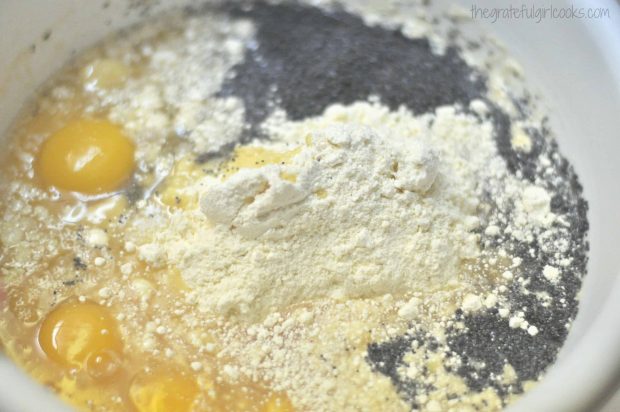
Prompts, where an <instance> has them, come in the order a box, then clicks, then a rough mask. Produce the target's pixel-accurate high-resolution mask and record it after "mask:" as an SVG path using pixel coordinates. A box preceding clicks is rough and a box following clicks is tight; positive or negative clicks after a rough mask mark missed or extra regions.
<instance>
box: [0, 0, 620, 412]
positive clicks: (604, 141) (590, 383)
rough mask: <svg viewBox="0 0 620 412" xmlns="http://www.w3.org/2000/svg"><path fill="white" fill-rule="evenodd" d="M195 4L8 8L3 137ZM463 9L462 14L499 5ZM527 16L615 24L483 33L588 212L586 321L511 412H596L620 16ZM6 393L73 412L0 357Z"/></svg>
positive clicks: (601, 394) (608, 373) (614, 218)
mask: <svg viewBox="0 0 620 412" xmlns="http://www.w3.org/2000/svg"><path fill="white" fill-rule="evenodd" d="M190 3H195V2H192V1H191V0H168V1H164V0H160V1H157V0H142V1H140V0H109V1H107V0H89V1H83V0H53V1H52V0H47V1H43V0H1V1H0V107H1V108H2V110H0V135H1V132H2V131H3V130H5V129H6V128H7V126H8V125H9V124H10V122H11V120H12V119H13V117H14V116H15V115H16V113H17V112H18V110H19V109H20V107H21V106H22V104H23V103H24V101H25V99H27V98H28V96H29V95H31V94H32V93H33V91H34V90H35V89H36V87H37V86H38V85H40V84H41V83H42V82H43V81H44V80H45V79H46V78H47V77H48V76H49V75H51V74H52V73H53V72H54V71H56V70H57V69H59V68H60V67H61V66H62V65H63V64H64V63H65V62H66V61H67V59H69V58H70V57H71V56H72V55H73V54H74V53H76V52H77V51H79V50H81V49H83V48H85V47H87V46H89V45H91V44H93V43H94V42H96V41H97V40H99V39H101V38H102V37H103V36H104V35H106V34H107V33H109V32H111V31H114V30H117V29H119V28H121V27H126V26H127V25H129V24H131V23H134V22H136V21H139V20H141V19H144V18H146V17H147V16H148V15H149V14H151V13H154V12H157V11H161V10H163V9H165V8H168V7H173V6H178V5H184V4H190ZM456 3H460V4H461V5H462V6H464V7H465V8H466V9H469V8H470V7H471V6H472V4H475V5H476V6H477V7H494V6H495V7H497V6H498V4H499V3H498V2H496V1H495V2H494V1H493V0H473V2H472V1H466V0H465V1H456ZM502 4H503V5H504V6H508V2H506V3H505V4H504V3H502ZM524 4H526V5H527V6H531V5H533V4H537V5H538V6H548V5H550V4H553V5H555V6H556V7H570V6H571V4H572V5H573V6H574V7H604V8H608V9H609V10H610V17H609V18H603V19H596V20H595V19H591V20H588V19H582V20H579V19H572V20H544V21H542V22H540V23H536V22H535V21H534V20H530V21H524V20H502V21H500V22H496V23H492V22H491V21H490V20H485V21H480V23H481V24H483V25H486V26H487V27H486V29H487V30H488V31H490V32H491V33H493V34H495V35H496V36H497V37H499V38H500V39H501V40H502V41H503V42H504V43H505V44H506V45H507V47H508V49H509V51H510V53H511V54H512V55H513V56H515V57H516V58H517V60H519V61H520V62H521V63H522V65H523V67H524V68H525V72H526V76H527V78H528V79H529V80H530V84H531V85H532V86H533V88H534V90H537V91H539V92H540V93H541V94H542V95H543V96H544V97H545V99H544V100H545V102H546V105H547V106H548V111H549V113H550V118H551V126H552V129H553V130H554V131H555V132H556V134H557V136H558V140H559V143H560V148H561V150H562V152H563V153H564V154H565V155H566V156H567V157H568V158H569V159H570V160H571V161H572V163H573V164H574V165H575V168H576V170H577V172H578V173H579V176H580V178H581V182H582V183H583V186H584V188H585V197H586V199H587V200H588V201H589V203H590V212H589V219H590V224H591V231H590V242H591V253H590V263H589V274H588V276H587V278H586V280H585V283H584V286H583V291H582V301H581V307H580V311H579V315H578V317H577V320H576V321H575V323H574V326H573V329H572V331H571V333H570V335H569V338H568V340H567V342H566V344H565V346H564V348H563V349H562V351H561V353H560V356H559V359H558V361H557V363H556V364H555V365H554V366H553V367H552V368H551V370H550V371H549V373H548V375H547V376H546V378H545V379H544V380H543V381H542V382H541V383H540V384H539V385H538V386H537V387H536V388H535V389H534V390H532V391H531V392H529V393H528V394H527V395H525V396H524V397H523V398H522V399H521V400H520V401H518V402H517V403H516V404H515V405H514V406H513V407H512V408H511V410H512V411H529V412H531V411H534V412H537V411H541V412H543V411H544V412H548V411H550V412H555V411H562V412H564V411H595V410H599V409H600V408H601V406H602V405H603V404H604V403H605V402H606V401H607V399H608V397H609V396H611V395H612V394H613V393H614V392H615V390H616V385H617V383H618V382H620V322H619V321H620V282H618V280H617V278H618V274H619V273H620V249H619V247H620V246H619V245H620V182H619V180H620V160H619V159H620V6H619V3H618V2H616V1H614V0H600V1H589V2H588V1H586V0H580V1H574V2H572V3H571V2H570V1H568V0H557V1H552V2H545V4H542V3H540V2H536V1H534V0H526V1H525V2H524ZM514 6H517V7H520V6H521V4H520V3H519V4H516V3H515V4H514ZM48 34H49V36H48ZM0 382H1V383H0V411H6V412H13V411H15V412H30V411H46V412H53V411H66V410H67V408H66V407H65V406H64V405H61V404H60V402H58V401H57V400H56V399H55V397H54V396H53V395H51V394H50V393H49V392H48V391H46V390H44V389H43V388H41V387H40V386H38V385H37V384H35V383H33V382H31V381H30V380H29V379H28V378H27V377H25V376H24V374H23V373H22V372H21V371H19V370H18V369H17V368H16V367H15V366H13V365H12V364H11V362H10V361H8V360H7V359H6V358H4V357H2V356H0ZM607 410H609V411H612V410H620V405H616V406H615V407H614V406H611V407H610V406H607Z"/></svg>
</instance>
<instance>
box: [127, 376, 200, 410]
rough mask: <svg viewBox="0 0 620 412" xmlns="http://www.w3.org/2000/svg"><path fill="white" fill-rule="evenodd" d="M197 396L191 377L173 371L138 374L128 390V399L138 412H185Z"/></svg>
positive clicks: (196, 387)
mask: <svg viewBox="0 0 620 412" xmlns="http://www.w3.org/2000/svg"><path fill="white" fill-rule="evenodd" d="M197 395H198V384H197V383H196V381H195V379H194V378H192V377H191V376H188V375H185V374H182V373H181V372H178V371H175V370H165V371H163V370H158V371H153V372H150V373H141V374H138V375H137V376H136V377H135V378H134V380H133V381H132V383H131V387H130V388H129V397H130V398H131V402H132V403H133V405H134V407H135V408H136V409H137V411H138V412H169V411H175V412H186V411H189V410H191V408H192V404H193V403H194V400H195V398H196V396H197Z"/></svg>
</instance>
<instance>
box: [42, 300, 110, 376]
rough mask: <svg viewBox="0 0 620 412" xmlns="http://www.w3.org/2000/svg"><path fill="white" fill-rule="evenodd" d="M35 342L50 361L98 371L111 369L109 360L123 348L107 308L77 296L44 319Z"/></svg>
mask: <svg viewBox="0 0 620 412" xmlns="http://www.w3.org/2000/svg"><path fill="white" fill-rule="evenodd" d="M38 342H39V346H40V347H41V349H42V350H43V352H44V353H45V354H46V355H47V357H48V358H50V359H52V360H53V361H56V362H58V363H60V364H61V365H64V366H67V367H80V368H81V367H88V368H91V369H94V370H95V371H96V372H98V373H102V372H101V371H104V370H110V369H113V365H111V364H110V362H116V360H117V358H118V356H119V355H120V353H121V351H122V341H121V338H120V334H119V332H118V328H117V325H116V321H115V319H114V318H113V317H112V315H111V314H110V313H109V312H108V310H107V309H106V308H105V307H103V306H100V305H98V304H96V303H94V302H90V301H86V302H83V303H82V302H79V301H78V300H76V299H71V300H68V301H65V302H63V303H61V304H60V305H58V306H57V307H56V308H55V309H54V310H52V311H51V312H50V313H49V314H48V315H47V316H46V317H45V319H43V322H42V323H41V326H40V328H39V333H38Z"/></svg>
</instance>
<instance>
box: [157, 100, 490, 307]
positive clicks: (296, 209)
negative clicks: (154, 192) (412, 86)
mask: <svg viewBox="0 0 620 412" xmlns="http://www.w3.org/2000/svg"><path fill="white" fill-rule="evenodd" d="M267 130H268V132H269V134H270V135H271V136H272V138H273V139H274V142H271V143H270V142H262V143H260V144H259V143H258V142H256V143H254V144H255V145H257V146H262V147H267V148H270V149H271V150H282V148H283V147H286V145H288V148H289V149H290V147H291V144H293V145H295V146H298V147H301V150H300V152H299V153H298V154H297V155H296V156H295V157H294V158H293V159H292V160H291V161H290V162H289V163H288V164H272V165H267V166H264V167H261V168H258V169H242V170H240V171H239V172H237V173H236V174H234V175H232V176H231V177H229V178H228V179H225V180H222V179H220V178H213V177H209V178H207V179H206V180H205V181H202V182H200V183H199V184H200V185H201V187H205V188H206V189H203V195H202V199H201V210H202V211H203V213H204V215H205V216H206V221H204V219H203V221H202V222H196V215H195V214H194V215H192V216H193V217H191V219H189V220H188V219H187V218H184V217H183V216H184V215H177V216H175V217H173V219H174V220H176V221H177V223H176V224H175V226H174V228H172V229H170V231H174V232H176V236H174V233H172V234H171V233H164V234H162V236H161V240H162V242H165V244H163V245H161V246H162V250H165V251H166V253H167V258H168V260H169V262H170V263H174V264H175V266H177V267H179V269H180V270H181V273H182V276H183V278H184V279H185V281H186V282H187V283H188V284H189V285H190V286H191V287H192V289H193V290H194V291H195V292H194V294H195V298H196V300H197V302H198V304H199V306H200V308H201V310H203V311H207V312H212V313H214V314H216V315H234V316H237V317H240V318H247V319H257V318H263V317H264V316H266V315H267V314H269V313H271V312H273V311H274V310H282V309H285V308H286V307H289V306H291V305H294V304H298V303H302V302H307V301H309V300H315V299H325V298H331V299H347V298H358V297H373V296H380V295H383V294H393V295H402V294H403V293H407V292H411V291H426V292H428V291H432V290H437V289H441V288H446V286H447V285H452V286H454V285H456V284H457V283H458V274H459V272H460V270H461V268H462V267H461V263H462V261H463V259H469V258H473V257H475V256H476V255H477V253H478V237H477V235H476V234H474V233H473V232H472V231H473V230H474V229H475V228H476V227H477V226H478V223H479V222H478V219H477V218H476V217H475V212H476V207H477V204H478V203H477V199H478V198H479V192H478V191H479V188H478V182H479V172H480V170H482V169H484V168H488V167H492V165H493V164H492V161H491V160H490V159H491V158H492V155H493V153H494V152H493V151H494V146H493V144H492V139H491V132H492V128H491V125H490V124H489V123H488V122H485V121H481V120H480V119H478V118H476V117H474V116H470V115H465V114H459V113H457V112H456V110H455V109H454V108H451V107H444V108H440V109H438V110H437V112H436V113H435V114H429V115H423V116H418V117H416V116H413V115H412V114H411V113H410V112H408V111H406V110H399V111H397V112H390V111H389V110H388V109H387V108H385V107H383V106H381V105H379V104H371V103H356V104H354V105H352V106H349V107H343V106H340V105H335V106H332V107H330V108H328V109H327V110H326V112H325V114H324V115H323V116H321V117H318V118H314V119H309V120H306V121H303V122H298V123H294V122H288V121H286V120H283V119H280V120H278V119H277V116H276V117H274V118H273V119H271V120H270V121H269V122H268V126H267ZM285 142H286V143H285ZM290 176H294V178H292V179H291V178H290ZM285 177H288V178H285ZM185 215H187V212H185ZM192 219H193V220H192ZM190 220H192V221H190Z"/></svg>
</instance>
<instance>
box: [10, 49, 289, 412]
mask: <svg viewBox="0 0 620 412" xmlns="http://www.w3.org/2000/svg"><path fill="white" fill-rule="evenodd" d="M95 54H96V52H95ZM139 70H140V62H138V63H137V64H136V65H133V66H130V65H127V64H124V63H123V62H121V61H120V60H114V59H106V58H94V59H90V60H89V62H88V63H87V64H86V65H85V66H83V67H81V66H80V65H77V66H76V67H71V68H69V69H67V70H66V71H65V72H63V73H61V74H60V76H59V77H58V78H57V79H55V82H57V83H59V84H62V85H63V86H64V87H66V88H68V89H69V90H70V94H71V97H70V98H66V99H63V100H62V103H58V101H57V100H54V99H50V98H49V95H47V94H46V93H48V92H49V91H48V92H44V93H43V94H42V95H41V97H40V98H39V99H38V100H37V101H35V102H34V103H33V108H32V110H31V111H30V113H26V114H25V115H23V116H22V117H21V118H20V119H19V121H18V122H17V123H16V124H15V126H14V128H13V132H12V134H13V137H12V145H11V150H10V154H9V155H8V158H7V159H5V161H4V162H3V167H2V175H3V185H2V197H3V199H4V201H3V203H2V209H3V212H4V213H5V219H6V218H7V217H8V216H19V217H18V218H17V220H16V221H13V222H7V221H6V220H5V223H4V224H3V227H2V232H3V238H2V257H1V258H0V259H1V260H0V262H1V264H2V267H3V282H2V284H0V305H1V309H2V316H1V320H0V338H1V340H2V343H3V346H4V350H5V351H6V353H7V354H8V355H9V356H11V357H12V358H13V359H14V360H15V361H16V362H18V363H19V364H20V365H21V366H23V367H24V368H25V369H26V370H27V371H28V372H29V373H30V374H31V375H32V376H33V377H35V378H36V379H37V380H38V381H40V382H42V383H43V384H45V385H47V386H49V387H51V388H52V389H53V390H55V391H56V392H58V393H59V395H60V396H61V397H62V398H63V399H64V400H66V401H68V402H69V403H71V404H72V405H74V406H76V407H78V408H79V409H82V410H96V411H139V412H164V411H168V412H169V411H175V412H183V411H191V410H200V411H256V412H268V411H269V412H289V411H293V410H294V408H293V406H292V404H291V403H290V401H289V400H288V398H287V396H286V394H284V393H280V392H277V391H273V390H271V389H270V387H269V383H268V382H264V383H255V382H237V383H235V384H230V383H227V382H225V381H224V380H222V379H220V378H219V377H218V376H219V370H218V363H219V361H218V359H216V358H215V356H212V355H210V354H209V353H201V354H200V355H199V357H200V359H201V361H200V362H197V361H191V360H190V357H191V356H190V355H191V354H192V351H193V349H192V348H191V347H190V346H189V345H184V342H183V340H182V339H180V337H181V336H183V334H184V331H183V330H180V329H179V330H175V323H176V327H177V328H182V325H180V324H179V322H175V320H174V317H175V316H177V315H175V314H179V313H186V312H184V310H186V309H187V310H189V309H188V308H183V307H182V305H180V304H179V303H178V302H179V301H181V299H179V294H181V293H183V291H184V289H185V285H184V284H183V281H182V280H181V278H180V276H179V275H178V272H177V271H176V270H175V269H174V268H168V267H160V268H153V267H149V266H148V265H145V264H144V263H143V262H141V261H139V260H137V259H136V258H135V254H133V253H132V252H133V250H132V248H131V245H127V244H124V242H123V240H122V239H123V227H124V225H125V224H126V223H127V221H129V220H130V219H131V211H130V208H131V207H135V202H136V199H132V198H131V191H130V190H129V189H130V187H131V185H132V181H133V182H135V181H140V182H141V183H142V184H145V185H147V186H148V184H149V183H151V182H154V181H156V180H157V176H155V174H154V173H153V171H152V170H147V171H140V170H136V169H137V165H136V162H135V159H134V152H135V148H134V144H133V143H132V142H131V141H130V140H129V139H128V138H127V137H126V136H125V135H124V133H123V132H122V128H121V126H120V125H116V124H114V123H112V122H110V121H109V120H107V119H106V113H101V112H99V113H98V112H94V113H93V112H88V113H87V112H86V110H85V109H86V107H87V106H88V104H89V101H90V99H92V98H93V97H92V95H90V94H89V93H88V91H87V90H88V89H89V88H103V89H107V88H114V87H121V86H122V85H123V82H124V81H125V80H126V79H127V78H128V77H129V76H130V75H131V74H132V73H134V74H135V73H136V72H139ZM84 84H86V85H87V86H88V87H84ZM246 152H247V150H246V151H245V152H244V151H243V150H241V152H240V153H237V156H236V157H235V160H233V161H232V162H231V164H230V166H229V167H228V169H230V170H231V172H233V171H232V170H233V169H234V170H236V169H238V168H239V167H251V165H252V164H254V163H256V162H258V163H264V161H265V160H266V161H268V162H276V161H283V160H284V157H286V155H284V157H282V158H279V157H278V156H277V155H276V154H272V153H263V152H257V153H250V152H247V153H246ZM289 157H290V156H289ZM188 159H190V157H187V158H184V159H182V160H181V161H179V162H178V163H177V165H176V166H175V168H174V170H173V171H172V172H171V173H170V175H169V176H168V177H167V179H166V180H165V181H164V182H163V184H162V185H161V186H160V190H161V192H158V193H156V194H154V195H153V198H154V201H157V202H161V203H162V204H165V205H169V206H170V207H195V206H196V201H197V199H196V196H194V195H187V194H185V193H184V186H185V185H186V184H187V182H188V181H189V179H192V178H193V177H196V176H203V175H204V173H205V172H204V170H206V169H207V168H208V167H207V166H200V165H198V164H196V163H194V162H193V161H192V160H188ZM203 169H204V170H203ZM160 180H161V179H160ZM11 186H13V187H15V186H19V187H22V188H23V190H17V191H10V190H9V188H10V187H11ZM30 189H32V190H30ZM85 237H86V239H85ZM88 244H90V245H91V246H92V245H94V248H93V247H88V246H87V245H88ZM20 253H22V254H23V255H24V256H20ZM98 254H101V255H105V257H102V256H96V255H98ZM95 256H96V257H95ZM18 262H24V264H23V265H22V264H19V263H18ZM85 262H89V263H88V265H87V264H86V263H85ZM123 265H124V266H123ZM121 267H124V268H127V267H131V272H132V275H131V276H127V275H125V276H123V275H122V271H121V269H120V268H121ZM24 272H26V273H24ZM110 283H116V284H117V285H118V286H120V288H121V289H123V290H127V293H126V294H125V296H122V297H118V296H117V297H116V298H118V299H109V298H110V296H108V295H107V294H106V290H107V289H106V288H105V285H108V284H110ZM155 290H163V291H165V292H164V293H154V291H155ZM147 300H149V304H148V305H144V303H145V302H146V301H147ZM141 304H142V305H143V306H142V308H144V310H140V309H139V308H140V307H141V306H140V305H141ZM127 306H132V307H134V308H136V311H135V312H134V318H133V320H134V321H136V322H138V323H142V324H145V325H147V327H148V328H152V329H155V335H156V336H157V338H158V339H160V340H166V339H168V340H170V341H171V342H169V348H167V349H166V351H165V352H164V353H162V352H158V351H151V350H148V351H147V350H144V348H149V342H148V341H140V339H141V338H140V335H141V333H140V331H135V330H134V331H131V330H129V329H128V327H127V325H124V324H123V321H124V320H125V319H126V316H127V315H125V313H126V312H127V310H126V309H127ZM197 339H199V340H200V339H202V340H207V341H208V340H209V337H208V334H203V336H199V337H198V338H197ZM216 344H217V343H216V342H209V345H216Z"/></svg>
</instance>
